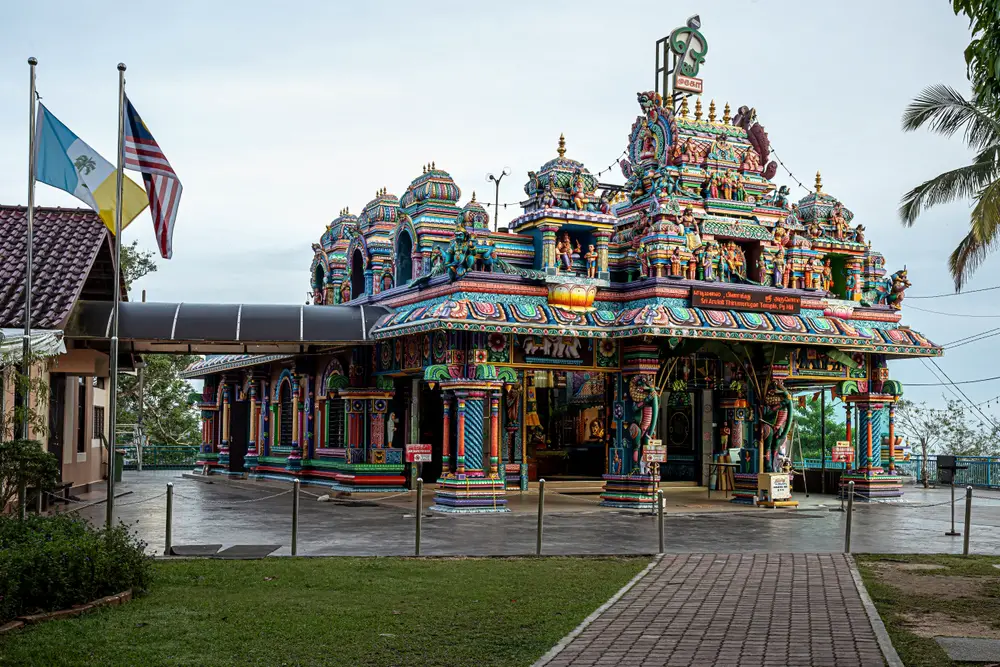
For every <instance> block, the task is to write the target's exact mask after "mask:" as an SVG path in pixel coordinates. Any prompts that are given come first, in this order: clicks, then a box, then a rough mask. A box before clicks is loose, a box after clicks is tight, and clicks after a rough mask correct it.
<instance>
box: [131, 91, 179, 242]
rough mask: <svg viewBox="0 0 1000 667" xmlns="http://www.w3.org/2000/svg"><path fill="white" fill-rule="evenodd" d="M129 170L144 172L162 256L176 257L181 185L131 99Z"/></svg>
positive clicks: (143, 176)
mask: <svg viewBox="0 0 1000 667" xmlns="http://www.w3.org/2000/svg"><path fill="white" fill-rule="evenodd" d="M125 168H126V169H132V170H134V171H139V172H142V180H143V182H144V183H145V184H146V194H147V195H149V212H150V213H151V214H152V216H153V229H154V230H155V231H156V243H157V245H159V246H160V254H161V255H162V256H163V258H164V259H170V256H171V255H172V254H173V248H172V246H171V239H172V238H173V235H174V220H176V219H177V206H178V205H179V204H180V201H181V191H182V190H183V188H182V187H181V182H180V180H179V179H178V178H177V174H176V173H174V170H173V168H172V167H171V166H170V163H169V162H167V158H166V156H164V155H163V151H161V150H160V146H159V144H157V143H156V139H154V138H153V135H152V134H150V133H149V130H148V129H147V128H146V124H145V123H143V122H142V119H141V118H139V114H138V113H136V111H135V107H133V106H132V102H130V101H129V99H128V97H126V98H125Z"/></svg>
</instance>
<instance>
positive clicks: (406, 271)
mask: <svg viewBox="0 0 1000 667" xmlns="http://www.w3.org/2000/svg"><path fill="white" fill-rule="evenodd" d="M412 254H413V239H411V238H410V234H409V233H408V232H400V234H399V241H397V242H396V285H405V284H406V283H408V282H410V281H411V280H413V259H412V258H411V257H410V255H412Z"/></svg>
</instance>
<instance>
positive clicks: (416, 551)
mask: <svg viewBox="0 0 1000 667" xmlns="http://www.w3.org/2000/svg"><path fill="white" fill-rule="evenodd" d="M423 515H424V479H423V478H422V477H417V534H416V542H415V544H414V545H413V555H414V556H419V555H420V522H421V520H422V519H423Z"/></svg>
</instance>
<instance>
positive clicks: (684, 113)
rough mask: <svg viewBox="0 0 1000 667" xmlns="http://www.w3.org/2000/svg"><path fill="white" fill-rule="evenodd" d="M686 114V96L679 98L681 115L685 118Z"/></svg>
mask: <svg viewBox="0 0 1000 667" xmlns="http://www.w3.org/2000/svg"><path fill="white" fill-rule="evenodd" d="M687 115H688V98H686V97H685V98H683V99H682V100H681V117H682V118H687Z"/></svg>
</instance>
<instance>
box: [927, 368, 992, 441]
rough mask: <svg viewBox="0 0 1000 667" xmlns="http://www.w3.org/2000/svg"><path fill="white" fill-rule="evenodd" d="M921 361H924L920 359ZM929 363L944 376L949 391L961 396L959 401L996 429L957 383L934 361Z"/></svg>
mask: <svg viewBox="0 0 1000 667" xmlns="http://www.w3.org/2000/svg"><path fill="white" fill-rule="evenodd" d="M921 361H924V360H923V359H921ZM930 363H931V364H933V366H934V368H936V369H937V370H938V371H939V372H940V373H941V375H943V376H944V379H945V380H947V381H948V382H949V383H950V385H951V386H950V387H949V389H950V390H952V393H955V391H957V392H958V393H959V394H961V395H962V399H961V400H964V402H965V404H966V405H968V406H969V407H970V408H972V410H973V411H974V412H977V413H979V416H980V417H982V418H983V419H984V420H985V421H986V423H988V424H989V425H990V426H992V427H993V428H997V423H996V422H995V421H993V420H992V419H991V418H990V417H988V416H987V415H986V413H985V412H983V411H982V410H980V409H979V406H977V405H976V404H975V403H973V402H972V399H970V398H969V397H968V395H967V394H966V393H965V392H964V391H962V388H961V387H959V386H958V385H957V383H956V382H955V381H954V380H952V379H951V378H950V377H949V376H948V374H947V373H945V371H944V369H943V368H941V365H940V364H938V362H937V360H936V359H930ZM924 365H925V366H926V365H927V364H926V363H925V364H924ZM928 368H930V366H928Z"/></svg>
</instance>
